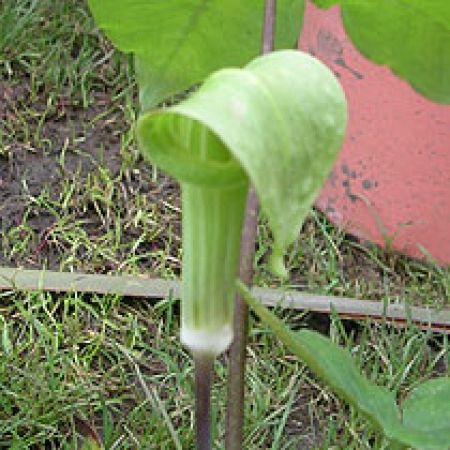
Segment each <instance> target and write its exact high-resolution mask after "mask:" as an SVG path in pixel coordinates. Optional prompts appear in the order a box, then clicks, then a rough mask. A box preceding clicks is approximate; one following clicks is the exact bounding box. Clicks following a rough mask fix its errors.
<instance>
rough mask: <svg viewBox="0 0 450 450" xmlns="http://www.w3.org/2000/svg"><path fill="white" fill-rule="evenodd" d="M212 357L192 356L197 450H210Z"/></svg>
mask: <svg viewBox="0 0 450 450" xmlns="http://www.w3.org/2000/svg"><path fill="white" fill-rule="evenodd" d="M213 362H214V357H213V356H210V355H208V354H201V355H196V356H194V365H195V421H196V439H197V450H211V449H212V446H211V379H212V368H213Z"/></svg>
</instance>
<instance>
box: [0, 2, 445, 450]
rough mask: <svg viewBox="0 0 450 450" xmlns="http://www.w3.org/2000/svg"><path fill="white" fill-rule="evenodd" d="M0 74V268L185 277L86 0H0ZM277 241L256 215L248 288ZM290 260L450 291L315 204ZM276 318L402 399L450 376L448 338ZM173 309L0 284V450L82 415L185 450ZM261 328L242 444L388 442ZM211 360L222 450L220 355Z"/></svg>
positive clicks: (387, 288) (51, 441) (296, 277)
mask: <svg viewBox="0 0 450 450" xmlns="http://www.w3.org/2000/svg"><path fill="white" fill-rule="evenodd" d="M0 80H1V81H0V168H1V169H0V183H1V184H2V186H5V187H8V189H9V190H8V191H4V192H8V194H2V192H1V191H0V195H4V197H0V199H1V202H0V219H1V232H2V234H1V244H0V245H1V255H0V261H1V264H3V265H18V266H26V267H35V268H37V267H41V266H47V267H51V268H59V269H63V270H69V271H84V272H120V273H134V274H139V273H145V274H148V273H150V274H155V275H158V276H164V277H167V278H172V277H176V276H178V275H179V267H180V256H181V249H180V203H179V193H178V188H177V186H176V184H174V183H173V181H172V180H170V179H168V178H167V177H165V176H164V175H163V174H161V173H158V172H157V171H155V170H154V169H152V168H150V167H148V166H147V165H146V164H144V163H143V162H142V161H141V160H140V158H139V156H138V154H137V151H136V147H135V144H134V141H133V134H132V131H130V129H131V126H132V123H133V121H134V119H135V117H136V108H135V106H134V105H135V104H136V89H135V84H134V79H133V70H132V65H130V63H129V59H128V58H127V57H124V56H122V55H119V54H117V53H116V52H115V51H114V50H113V49H112V48H111V46H110V45H109V44H108V43H107V42H106V41H105V40H104V39H103V38H102V36H101V34H100V33H99V32H98V31H97V30H96V29H95V27H94V25H93V22H92V20H91V18H90V16H89V14H88V13H87V8H86V5H85V2H80V1H76V0H64V1H61V2H54V1H53V0H18V1H12V0H3V2H1V5H0ZM270 243H271V236H270V233H269V231H268V228H267V226H266V224H265V222H264V220H262V221H261V224H260V228H259V233H258V249H257V255H256V258H255V269H256V275H255V277H256V278H255V280H256V283H257V284H259V285H264V286H278V285H280V284H281V282H280V280H277V279H275V278H274V277H272V276H271V275H270V274H269V273H268V270H267V266H266V260H267V255H268V252H269V249H270ZM287 261H288V266H289V268H290V270H291V277H290V278H289V281H288V282H285V283H284V286H285V287H289V288H292V289H304V290H307V291H309V292H315V293H325V294H334V295H345V296H353V297H360V298H370V299H377V300H380V301H383V300H384V299H387V298H389V299H390V300H391V301H407V302H409V303H414V304H428V305H431V306H435V307H443V306H446V299H447V298H448V297H449V287H450V276H449V272H448V271H447V270H444V269H441V268H439V267H437V266H435V265H433V264H427V263H423V262H417V261H413V260H410V259H408V258H406V257H404V256H399V255H396V254H392V253H390V252H386V251H382V250H380V249H378V248H376V247H371V246H368V245H365V244H361V243H360V242H357V241H355V240H353V239H351V238H350V237H348V236H346V235H345V233H343V232H342V231H340V230H338V229H336V228H335V227H333V226H332V224H330V223H329V222H328V220H327V219H326V218H325V217H324V216H322V215H321V214H320V213H317V212H314V211H312V213H311V216H310V217H309V219H308V221H307V223H306V224H305V226H304V228H303V230H302V232H301V233H300V235H299V239H298V241H297V242H296V243H295V244H294V245H293V246H292V248H291V250H290V252H289V255H288V258H287ZM280 314H283V315H284V316H285V317H286V320H287V321H288V322H289V323H290V324H291V326H292V327H293V328H301V327H305V326H311V327H314V328H316V329H320V330H321V331H322V332H324V333H326V334H329V335H330V336H331V338H332V339H333V340H334V341H336V342H339V343H340V344H342V345H343V346H345V347H347V348H348V349H349V351H351V352H352V354H353V356H354V358H355V360H356V361H357V363H358V364H359V366H360V367H361V369H362V370H363V371H364V372H365V373H366V374H367V375H368V376H369V377H370V378H371V379H372V380H373V381H374V382H377V383H379V384H381V385H385V386H388V387H389V388H390V389H392V390H394V391H395V392H396V393H397V395H398V396H399V398H403V397H404V396H406V395H407V394H408V392H409V391H410V390H411V389H413V388H414V386H416V385H417V384H418V383H419V382H420V381H421V380H424V379H427V378H429V377H432V376H435V375H436V374H449V368H448V366H449V356H448V355H449V352H448V340H447V337H446V336H441V335H435V334H432V333H424V332H421V331H418V330H416V329H414V327H412V326H409V327H407V328H406V329H403V330H397V329H394V328H392V327H389V326H387V325H385V324H374V323H370V322H364V323H359V324H355V323H349V322H341V321H340V320H338V319H337V318H331V319H330V320H328V319H326V318H319V316H314V315H307V314H300V313H298V312H297V313H294V312H286V311H284V312H281V311H280ZM178 316H179V311H178V303H177V302H176V301H175V300H174V299H171V298H169V299H163V300H161V301H159V302H158V303H156V304H150V303H149V302H143V301H141V300H139V301H138V300H133V299H123V298H117V297H114V296H105V297H99V296H96V295H92V296H81V295H76V294H71V295H54V294H49V293H43V292H40V293H39V292H38V293H21V292H3V293H1V301H0V336H1V337H0V362H1V364H0V389H1V393H0V447H2V448H12V449H21V450H22V449H26V448H30V449H44V448H45V449H49V448H55V449H56V448H62V449H73V448H76V447H77V442H76V441H77V433H76V429H78V426H79V420H78V419H82V420H85V421H87V422H88V423H90V424H91V425H92V427H94V428H95V429H96V430H98V432H99V433H100V434H101V435H102V437H103V440H104V441H105V444H106V447H107V448H109V449H114V448H116V449H117V448H119V449H135V448H146V449H161V448H164V449H177V448H179V445H181V446H182V448H192V446H193V427H192V418H193V417H192V416H193V407H192V392H193V386H192V370H193V366H192V361H191V360H190V358H189V356H188V355H187V354H186V352H185V351H184V350H183V349H182V348H181V347H180V344H179V341H178ZM253 325H254V326H253V327H252V331H251V336H250V341H251V343H250V345H249V349H248V372H247V384H246V386H247V394H246V395H247V403H246V432H245V435H246V436H247V441H246V444H245V448H248V449H274V450H275V449H277V450H278V449H299V448H311V449H355V450H356V449H358V450H359V449H387V448H389V443H388V442H385V441H384V440H383V439H382V438H381V437H380V436H378V435H377V434H376V433H375V432H374V430H372V429H371V428H370V427H369V426H368V425H367V423H366V422H365V421H364V420H363V419H362V418H361V417H359V416H358V414H357V413H356V412H355V411H353V410H352V409H350V408H347V407H346V406H345V405H344V404H343V403H342V402H340V401H339V399H337V398H336V397H335V396H334V395H333V394H332V393H331V392H330V391H329V390H328V389H327V388H326V387H325V386H324V385H323V384H322V383H321V382H320V381H318V380H316V379H314V377H312V375H311V374H310V373H309V372H308V370H307V369H306V368H305V367H304V366H303V365H302V363H301V362H299V361H298V360H296V359H295V358H294V357H292V356H291V355H289V354H288V353H287V352H286V350H285V349H284V348H283V347H282V346H281V345H279V344H278V343H277V341H276V339H275V338H274V337H273V336H272V334H271V333H270V332H269V331H268V330H267V329H265V328H264V327H262V326H261V325H260V324H258V323H254V324H253ZM215 369H216V370H215V377H216V379H215V384H214V392H213V398H214V405H213V414H214V418H215V419H214V420H213V423H214V426H215V427H216V428H215V429H214V436H215V442H216V446H217V448H221V442H222V437H223V433H224V429H223V423H224V420H223V419H224V416H225V404H224V399H225V391H226V387H225V377H226V358H225V357H224V358H222V359H221V360H220V361H218V362H216V367H215ZM77 424H78V425H77ZM175 435H176V436H175ZM177 442H180V443H181V444H177Z"/></svg>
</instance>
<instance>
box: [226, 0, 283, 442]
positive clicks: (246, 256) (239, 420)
mask: <svg viewBox="0 0 450 450" xmlns="http://www.w3.org/2000/svg"><path fill="white" fill-rule="evenodd" d="M275 15H276V0H266V13H265V18H264V32H263V41H262V53H263V54H266V53H269V52H271V51H272V50H273V44H274V35H275V32H274V30H275ZM258 212H259V205H258V197H257V195H256V191H255V189H254V188H253V187H252V186H250V190H249V193H248V197H247V206H246V211H245V218H244V227H243V231H242V241H241V256H240V266H239V278H240V279H241V281H242V282H243V283H245V284H246V285H248V286H249V285H251V283H252V280H253V260H254V257H255V242H256V232H257V226H258ZM247 330H248V307H247V304H246V302H245V300H244V298H243V297H242V296H241V294H239V292H238V294H237V295H236V304H235V309H234V341H233V344H232V346H231V349H230V361H229V370H228V394H227V420H226V429H225V448H226V449H227V450H242V449H243V448H244V446H243V442H244V387H245V349H246V345H247Z"/></svg>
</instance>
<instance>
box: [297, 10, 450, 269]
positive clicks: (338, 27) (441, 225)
mask: <svg viewBox="0 0 450 450" xmlns="http://www.w3.org/2000/svg"><path fill="white" fill-rule="evenodd" d="M307 3H308V4H307V6H306V13H305V21H304V25H303V30H302V35H301V38H300V45H299V47H300V48H301V49H302V50H304V51H307V52H309V53H311V54H313V55H315V56H316V57H317V58H319V59H320V60H321V61H323V62H324V63H325V64H327V65H328V67H330V68H331V69H332V70H333V72H334V73H335V74H336V75H337V76H338V78H339V80H340V81H341V83H342V85H343V87H344V90H345V93H346V96H347V100H348V103H349V127H348V131H347V137H346V140H345V143H344V147H343V149H342V151H341V153H340V155H339V157H338V160H337V162H336V164H335V166H334V169H333V171H332V173H331V175H330V177H329V178H328V181H327V184H326V186H325V188H324V189H323V191H322V192H321V194H320V197H319V198H318V200H317V202H316V205H317V206H318V207H319V209H321V210H322V211H324V212H325V213H326V214H327V216H328V217H329V218H330V219H331V220H332V221H333V222H334V223H335V224H337V225H338V226H339V227H342V228H344V229H345V230H346V231H348V232H350V233H351V234H354V235H356V236H358V237H360V238H362V239H366V240H370V241H373V242H376V243H377V244H379V245H381V246H385V245H386V242H389V245H392V247H393V248H394V249H395V250H397V251H399V252H403V253H405V254H408V255H410V256H414V257H419V258H423V257H425V256H426V253H429V255H431V256H432V257H433V259H435V260H436V261H438V262H440V263H442V264H449V263H450V239H449V234H450V106H448V105H440V104H436V103H433V102H431V101H428V100H426V99H424V98H422V97H421V96H420V95H419V94H417V93H416V92H415V91H413V90H412V88H411V87H410V86H409V85H408V84H407V83H406V82H404V81H402V80H400V79H398V78H397V77H396V76H395V75H393V73H392V72H391V71H390V70H389V69H388V68H386V67H382V66H377V65H375V64H373V63H371V62H370V61H368V60H367V59H365V58H364V57H363V56H361V55H360V54H359V53H358V51H357V50H356V49H355V47H354V46H353V45H352V44H351V42H350V40H349V38H348V37H347V35H346V34H345V31H344V29H343V26H342V22H341V18H340V13H339V9H338V7H333V8H331V9H329V10H320V9H318V8H316V7H314V6H313V5H311V4H309V2H307ZM423 249H425V250H426V252H425V253H424V251H423Z"/></svg>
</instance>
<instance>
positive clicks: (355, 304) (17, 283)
mask: <svg viewBox="0 0 450 450" xmlns="http://www.w3.org/2000/svg"><path fill="white" fill-rule="evenodd" d="M0 290H1V291H7V290H13V291H49V292H80V293H96V294H113V295H118V296H121V297H145V298H155V299H156V298H166V297H168V296H173V297H179V295H180V283H179V282H178V281H175V280H163V279H160V278H151V277H145V276H128V275H120V276H119V275H91V274H81V273H72V272H53V271H45V270H42V271H40V270H24V269H14V268H0ZM252 292H253V294H254V295H255V297H256V298H258V299H259V300H260V301H261V302H262V303H264V304H265V305H267V306H280V307H284V308H292V309H298V310H307V311H314V312H319V313H326V314H329V313H331V312H332V311H335V312H336V313H337V314H339V315H340V316H341V317H345V318H353V319H367V318H370V319H374V320H382V319H386V320H388V321H390V322H392V323H394V324H398V325H403V324H405V323H407V322H408V321H412V322H414V323H415V324H417V325H418V326H420V327H422V328H424V329H434V330H437V331H445V332H450V310H446V309H443V310H434V309H431V308H426V307H417V306H409V305H406V304H401V303H386V302H381V301H371V300H357V299H354V298H347V297H333V296H325V295H315V294H306V293H303V292H298V291H283V290H281V289H265V288H258V287H255V288H253V289H252Z"/></svg>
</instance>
